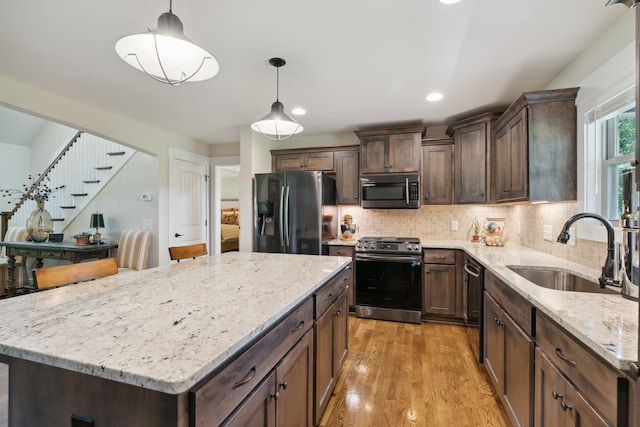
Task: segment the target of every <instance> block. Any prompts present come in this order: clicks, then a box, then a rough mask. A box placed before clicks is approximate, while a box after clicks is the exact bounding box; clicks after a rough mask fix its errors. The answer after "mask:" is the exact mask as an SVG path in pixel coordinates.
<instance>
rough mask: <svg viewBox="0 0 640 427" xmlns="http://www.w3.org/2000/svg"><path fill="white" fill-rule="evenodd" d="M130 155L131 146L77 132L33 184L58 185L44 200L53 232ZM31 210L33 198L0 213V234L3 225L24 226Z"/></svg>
mask: <svg viewBox="0 0 640 427" xmlns="http://www.w3.org/2000/svg"><path fill="white" fill-rule="evenodd" d="M134 154H135V150H133V149H131V148H128V147H125V146H123V145H120V144H117V143H115V142H113V141H108V140H106V139H103V138H100V137H97V136H95V135H91V134H87V133H85V132H78V133H77V134H76V136H75V137H74V138H73V139H72V140H71V141H70V142H69V144H67V146H66V147H65V148H64V149H63V150H62V152H61V153H60V154H59V155H58V157H56V159H55V160H54V161H53V162H52V163H51V165H50V166H49V167H48V168H47V169H46V170H45V171H44V172H43V173H42V175H41V176H40V177H38V180H37V181H36V182H35V183H34V186H36V185H37V184H38V183H39V182H42V181H44V180H47V186H48V187H49V188H52V189H55V188H58V187H61V188H60V189H58V190H54V191H53V192H52V193H51V195H50V196H49V200H48V201H47V202H46V203H45V209H46V210H47V211H49V213H50V214H51V216H52V217H53V220H54V227H53V228H54V231H55V232H56V233H63V232H64V231H65V230H66V228H67V227H68V226H69V224H71V223H72V222H73V220H74V219H75V218H76V217H77V216H78V215H79V214H80V213H81V212H82V211H83V210H84V209H85V208H86V207H87V206H88V205H89V203H90V202H91V201H92V200H93V198H94V197H96V196H97V195H98V194H99V193H100V191H101V190H102V189H103V188H104V187H105V186H106V185H107V184H108V183H109V181H111V179H112V178H113V177H114V176H115V175H116V174H117V173H118V171H119V170H120V169H121V168H122V167H123V166H124V165H125V164H126V163H127V162H128V161H129V160H130V159H131V157H133V155H134ZM34 209H36V202H35V201H33V200H24V201H23V202H22V203H20V204H18V205H17V206H16V208H15V209H14V210H13V211H12V212H11V213H9V215H5V214H4V213H3V221H2V222H3V224H2V225H3V229H2V230H0V231H1V232H2V235H4V232H5V230H6V227H7V226H24V225H25V224H26V223H27V218H29V215H30V214H31V212H32V211H33V210H34ZM7 217H8V218H9V219H8V222H6V218H7Z"/></svg>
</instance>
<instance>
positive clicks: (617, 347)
mask: <svg viewBox="0 0 640 427" xmlns="http://www.w3.org/2000/svg"><path fill="white" fill-rule="evenodd" d="M422 245H423V247H424V248H426V249H428V248H430V247H431V248H451V249H463V250H464V251H466V252H467V253H468V254H469V255H471V256H473V257H474V258H475V259H476V260H477V261H479V262H480V263H482V264H483V265H484V266H485V267H486V268H487V270H489V271H491V272H492V273H493V274H494V275H496V276H497V277H498V278H500V279H501V280H502V281H504V282H506V283H507V284H509V285H510V286H511V287H512V288H513V289H514V290H515V291H516V292H518V293H519V294H520V295H522V296H523V297H525V298H526V299H527V300H529V301H530V302H531V303H532V304H533V305H535V306H536V307H537V308H538V310H539V311H541V312H542V313H544V314H546V315H547V316H548V317H550V318H551V319H553V320H554V321H555V322H556V323H558V324H559V325H561V326H562V327H563V328H565V329H566V330H567V331H569V332H570V333H571V334H573V335H574V336H575V337H576V338H577V339H578V340H580V341H582V343H584V344H585V345H586V346H587V347H589V348H590V349H591V350H593V351H594V352H596V353H597V354H599V355H600V356H602V358H604V359H605V360H606V361H608V362H609V363H610V364H611V365H612V366H614V367H615V368H617V369H620V370H623V371H628V370H629V364H630V363H631V362H634V361H637V360H638V303H637V302H635V301H630V300H628V299H626V298H623V297H622V296H620V295H605V294H594V293H585V292H570V291H559V290H553V289H545V288H543V287H540V286H537V285H535V284H533V283H531V282H529V281H528V280H526V279H524V278H523V277H521V276H520V275H518V274H516V273H514V272H513V271H511V270H509V269H508V268H507V266H509V265H523V266H529V267H543V266H546V267H554V268H559V269H563V270H566V271H570V272H572V273H574V274H576V275H578V276H581V277H584V278H587V279H591V280H593V281H597V278H598V276H599V275H600V271H599V270H598V269H590V268H587V267H585V266H583V265H580V264H576V263H573V262H570V261H566V260H563V259H561V258H558V257H554V256H551V255H548V254H545V253H542V252H539V251H535V250H532V249H528V248H525V247H522V246H518V245H515V244H511V243H507V244H506V245H505V246H504V247H490V246H486V245H484V244H482V243H471V242H460V241H425V240H423V241H422ZM605 258H606V253H603V254H602V259H603V261H604V259H605ZM597 267H598V268H599V267H600V266H597Z"/></svg>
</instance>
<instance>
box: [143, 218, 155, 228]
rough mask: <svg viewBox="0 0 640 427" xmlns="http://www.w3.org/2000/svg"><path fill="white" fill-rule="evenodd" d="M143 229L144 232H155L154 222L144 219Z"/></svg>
mask: <svg viewBox="0 0 640 427" xmlns="http://www.w3.org/2000/svg"><path fill="white" fill-rule="evenodd" d="M142 229H143V230H153V221H151V220H150V219H143V220H142Z"/></svg>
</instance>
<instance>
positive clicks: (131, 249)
mask: <svg viewBox="0 0 640 427" xmlns="http://www.w3.org/2000/svg"><path fill="white" fill-rule="evenodd" d="M150 245H151V232H150V231H143V230H137V231H135V230H134V231H131V230H125V231H123V232H122V234H121V235H120V241H119V242H118V256H117V258H116V261H117V263H118V267H120V268H130V269H133V270H144V269H145V268H147V258H149V246H150Z"/></svg>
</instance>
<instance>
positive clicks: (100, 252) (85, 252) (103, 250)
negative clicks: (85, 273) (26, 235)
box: [0, 241, 118, 297]
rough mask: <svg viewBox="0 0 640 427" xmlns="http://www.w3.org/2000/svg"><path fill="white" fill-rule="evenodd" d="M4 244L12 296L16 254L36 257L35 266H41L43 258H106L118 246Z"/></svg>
mask: <svg viewBox="0 0 640 427" xmlns="http://www.w3.org/2000/svg"><path fill="white" fill-rule="evenodd" d="M2 246H4V247H5V248H6V253H7V263H8V265H7V270H8V272H9V274H8V280H7V296H10V297H11V296H14V295H15V293H16V286H15V268H16V266H15V263H16V256H22V257H32V258H35V259H36V268H41V267H42V265H43V264H42V260H43V259H44V258H50V259H60V260H66V261H71V262H73V263H76V262H80V261H84V260H87V259H101V258H108V257H109V252H110V250H111V249H115V248H117V247H118V244H117V243H103V244H95V245H76V244H74V243H66V242H60V243H52V242H41V243H38V242H26V241H17V242H0V247H2Z"/></svg>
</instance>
